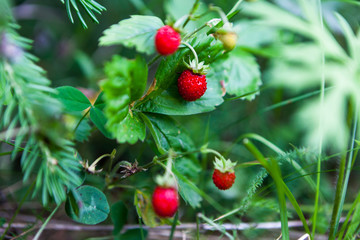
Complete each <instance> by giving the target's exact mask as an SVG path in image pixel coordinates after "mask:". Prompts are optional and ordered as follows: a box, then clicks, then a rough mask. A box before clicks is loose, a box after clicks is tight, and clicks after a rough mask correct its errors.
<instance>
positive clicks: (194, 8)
mask: <svg viewBox="0 0 360 240" xmlns="http://www.w3.org/2000/svg"><path fill="white" fill-rule="evenodd" d="M199 2H200V0H196V1H195V2H194V5H193V6H192V8H191V10H190V12H189V15H188V17H187V19H186V20H185V22H184V24H183V26H182V27H183V28H184V27H185V26H186V25H187V24H188V23H189V21H190V19H191V17H192V15H193V14H194V12H195V11H196V9H197V8H198V6H199Z"/></svg>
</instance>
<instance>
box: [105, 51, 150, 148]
mask: <svg viewBox="0 0 360 240" xmlns="http://www.w3.org/2000/svg"><path fill="white" fill-rule="evenodd" d="M105 72H106V75H107V77H108V78H107V79H106V80H104V81H102V82H101V87H102V89H103V92H104V97H103V99H104V103H105V104H106V106H105V116H106V117H107V118H108V123H107V125H106V127H107V129H108V130H109V131H110V132H111V133H112V134H113V135H114V137H115V138H116V139H117V141H118V142H120V143H124V142H129V143H132V144H134V143H135V142H137V140H138V139H140V140H141V141H143V140H144V138H145V125H144V124H143V122H142V120H141V119H140V118H139V117H138V114H137V113H136V112H129V109H130V106H129V104H131V103H132V102H133V101H135V100H137V99H138V98H140V97H141V96H142V93H143V92H144V90H145V87H146V82H147V65H146V63H145V61H144V60H143V58H140V57H138V58H136V59H135V60H128V59H125V58H122V57H120V56H115V57H114V58H113V60H112V61H111V62H109V63H107V64H106V66H105Z"/></svg>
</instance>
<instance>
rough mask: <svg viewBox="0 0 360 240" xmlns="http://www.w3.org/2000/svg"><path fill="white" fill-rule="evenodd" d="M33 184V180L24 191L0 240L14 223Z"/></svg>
mask: <svg viewBox="0 0 360 240" xmlns="http://www.w3.org/2000/svg"><path fill="white" fill-rule="evenodd" d="M35 183H36V181H35V180H34V181H33V183H32V184H31V186H30V187H29V188H28V190H27V191H26V193H25V195H24V197H23V198H22V199H21V201H20V203H19V206H18V207H17V209H16V211H15V213H14V215H13V216H12V218H11V219H10V221H9V224H8V227H7V228H6V229H5V231H4V233H3V234H2V235H1V237H0V239H1V240H2V239H4V237H5V235H6V233H7V231H9V229H10V227H11V224H12V223H13V222H14V220H15V218H16V216H17V215H18V213H19V211H20V208H21V206H22V205H23V204H24V202H25V200H26V199H27V197H28V196H29V194H30V193H31V192H32V190H33V188H34V186H35Z"/></svg>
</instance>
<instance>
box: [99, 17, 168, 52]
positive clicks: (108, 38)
mask: <svg viewBox="0 0 360 240" xmlns="http://www.w3.org/2000/svg"><path fill="white" fill-rule="evenodd" d="M163 25H164V24H163V22H162V21H161V19H160V18H158V17H154V16H141V15H133V16H131V18H129V19H125V20H122V21H120V22H119V23H118V24H114V25H112V26H111V27H110V28H109V29H107V30H105V31H104V34H103V36H102V37H101V38H100V45H101V46H109V45H115V44H122V45H124V46H126V47H135V48H136V50H137V51H138V52H141V53H146V54H149V55H150V54H153V53H154V52H155V45H154V41H155V40H154V38H155V34H156V31H157V30H158V29H159V28H161V27H162V26H163Z"/></svg>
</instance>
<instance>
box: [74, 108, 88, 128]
mask: <svg viewBox="0 0 360 240" xmlns="http://www.w3.org/2000/svg"><path fill="white" fill-rule="evenodd" d="M91 108H92V106H91V107H89V109H88V110H87V111H86V113H85V114H84V115H83V116H82V117H81V118H80V120H79V122H78V124H77V125H76V127H75V128H74V131H73V132H74V133H75V132H76V130H77V129H78V127H79V126H80V124H81V122H82V121H83V120H84V118H85V117H86V116H87V115H88V114H89V112H90V109H91Z"/></svg>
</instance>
